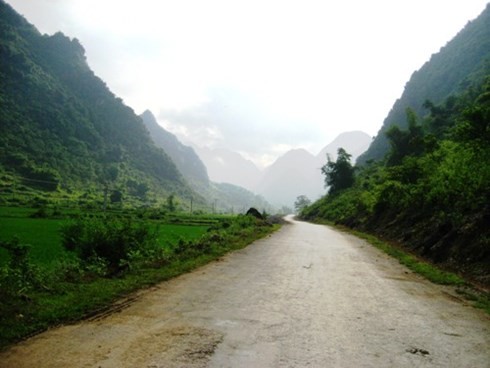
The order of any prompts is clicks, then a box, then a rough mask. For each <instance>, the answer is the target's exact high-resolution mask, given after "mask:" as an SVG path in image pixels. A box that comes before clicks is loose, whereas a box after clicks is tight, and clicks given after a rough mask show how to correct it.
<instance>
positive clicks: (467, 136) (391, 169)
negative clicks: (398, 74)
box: [302, 73, 490, 285]
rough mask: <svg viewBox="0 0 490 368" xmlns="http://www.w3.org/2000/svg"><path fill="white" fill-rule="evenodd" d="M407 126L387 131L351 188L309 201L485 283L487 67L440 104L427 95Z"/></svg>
mask: <svg viewBox="0 0 490 368" xmlns="http://www.w3.org/2000/svg"><path fill="white" fill-rule="evenodd" d="M425 105H426V107H427V108H428V109H429V113H428V115H427V116H426V117H425V118H424V119H422V121H421V122H419V121H417V120H418V118H417V116H416V115H415V113H414V112H413V111H412V110H408V111H407V126H408V129H407V130H402V129H400V128H398V127H394V128H391V129H390V130H389V131H388V132H387V139H388V141H389V143H390V145H391V150H390V152H389V153H388V155H387V157H386V158H385V160H384V161H382V162H377V163H375V162H371V163H369V164H367V165H365V166H364V167H362V168H360V171H359V172H358V174H357V176H356V178H355V183H354V185H353V187H351V188H349V189H346V190H343V191H339V192H337V193H332V194H331V195H327V196H325V197H324V198H322V199H321V200H319V201H317V202H316V203H314V204H312V205H311V206H309V207H308V208H306V209H305V210H304V211H303V213H302V216H303V217H304V218H306V219H319V218H321V219H327V220H330V221H334V222H337V223H340V224H344V225H347V226H350V227H355V228H359V229H363V230H368V231H372V232H375V233H377V234H381V235H385V236H387V237H389V238H391V239H394V240H397V241H400V242H401V243H403V244H405V245H406V246H408V247H410V248H412V249H413V250H415V251H417V252H418V253H419V254H421V255H423V256H425V257H427V258H430V259H432V260H433V261H435V262H438V263H443V264H445V265H448V266H451V267H454V268H456V269H457V270H460V271H466V272H468V273H469V274H471V275H472V276H473V277H474V278H475V279H477V280H478V281H480V282H482V283H485V284H487V285H488V284H490V274H489V271H490V227H489V226H488V224H490V73H489V74H488V75H487V77H486V78H484V79H483V80H482V81H481V82H480V83H477V84H474V85H472V86H471V87H470V88H468V89H467V90H466V91H465V92H464V93H462V94H460V95H458V96H452V97H451V98H449V99H447V100H446V101H445V102H444V103H442V104H440V105H434V104H433V103H431V102H427V103H426V104H425Z"/></svg>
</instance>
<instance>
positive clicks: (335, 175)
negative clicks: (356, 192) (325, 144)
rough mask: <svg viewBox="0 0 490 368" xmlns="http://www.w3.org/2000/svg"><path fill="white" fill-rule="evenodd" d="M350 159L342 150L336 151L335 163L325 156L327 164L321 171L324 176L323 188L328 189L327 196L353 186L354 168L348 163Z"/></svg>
mask: <svg viewBox="0 0 490 368" xmlns="http://www.w3.org/2000/svg"><path fill="white" fill-rule="evenodd" d="M351 157H352V156H351V155H350V154H348V153H347V152H346V151H345V150H344V149H343V148H339V149H338V152H337V160H336V161H332V160H331V159H330V157H329V156H327V163H326V164H325V165H324V166H323V167H322V169H321V170H322V174H324V175H325V187H328V193H329V194H335V193H338V192H340V191H341V190H344V189H347V188H350V187H351V186H352V185H353V184H354V168H353V167H352V164H351V162H350V159H351Z"/></svg>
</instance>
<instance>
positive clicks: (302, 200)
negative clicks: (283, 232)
mask: <svg viewBox="0 0 490 368" xmlns="http://www.w3.org/2000/svg"><path fill="white" fill-rule="evenodd" d="M310 204H311V201H310V200H309V198H308V197H307V196H305V195H300V196H298V198H296V201H295V202H294V208H295V209H296V212H298V213H299V212H301V211H302V210H303V209H304V208H305V207H308V206H309V205H310Z"/></svg>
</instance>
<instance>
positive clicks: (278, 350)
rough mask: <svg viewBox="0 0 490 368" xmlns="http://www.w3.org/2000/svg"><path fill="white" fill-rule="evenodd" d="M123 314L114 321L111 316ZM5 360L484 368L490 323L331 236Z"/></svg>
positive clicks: (232, 266)
mask: <svg viewBox="0 0 490 368" xmlns="http://www.w3.org/2000/svg"><path fill="white" fill-rule="evenodd" d="M116 310H117V313H116V312H115V311H116ZM115 311H114V313H109V314H105V315H103V316H98V317H95V318H93V319H91V320H88V321H84V322H81V323H78V324H75V325H70V326H64V327H60V328H57V329H53V330H50V331H48V332H45V333H43V334H40V335H38V336H35V337H33V338H31V339H29V340H27V341H25V342H23V343H20V344H18V345H16V346H14V347H12V348H10V349H9V350H7V351H4V352H3V353H1V354H0V366H1V367H33V366H36V367H67V366H70V367H85V366H90V367H102V368H105V367H305V366H308V367H414V366H416V367H488V362H489V361H490V351H489V350H488V347H489V346H490V318H489V317H488V315H486V314H484V312H482V311H480V310H477V309H474V308H472V307H470V306H469V305H468V304H465V302H464V301H462V300H460V299H459V298H457V297H455V296H454V295H453V294H452V293H451V292H450V289H449V288H445V287H441V286H436V285H433V284H431V283H429V282H428V281H425V280H423V279H422V278H420V277H419V276H417V275H415V274H413V273H412V272H410V271H408V270H407V269H406V268H404V267H403V266H401V265H400V264H398V263H397V261H395V260H393V259H391V258H389V257H388V256H387V255H385V254H383V253H381V252H380V251H378V250H377V249H374V248H373V247H371V246H370V245H368V244H367V243H365V242H364V241H362V240H359V239H357V238H355V237H353V236H351V235H348V234H344V233H339V232H337V231H334V230H332V229H330V228H328V227H326V226H321V225H313V224H308V223H300V222H292V224H291V225H286V226H283V228H282V229H281V230H280V231H278V232H276V233H275V234H273V235H272V236H270V237H268V238H265V239H262V240H260V241H257V242H255V243H253V244H252V245H250V246H249V247H248V248H245V249H243V250H240V251H237V252H234V253H232V254H229V255H227V256H225V257H223V258H222V259H221V260H220V261H217V262H213V263H211V264H209V265H207V266H204V267H202V268H200V269H198V270H196V271H194V272H192V273H189V274H186V275H183V276H180V277H178V278H176V279H173V280H171V281H168V282H164V283H162V284H159V285H158V286H156V287H154V288H152V289H151V290H146V291H144V292H141V293H139V294H138V295H136V296H133V298H131V301H130V302H122V303H121V308H115Z"/></svg>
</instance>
